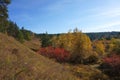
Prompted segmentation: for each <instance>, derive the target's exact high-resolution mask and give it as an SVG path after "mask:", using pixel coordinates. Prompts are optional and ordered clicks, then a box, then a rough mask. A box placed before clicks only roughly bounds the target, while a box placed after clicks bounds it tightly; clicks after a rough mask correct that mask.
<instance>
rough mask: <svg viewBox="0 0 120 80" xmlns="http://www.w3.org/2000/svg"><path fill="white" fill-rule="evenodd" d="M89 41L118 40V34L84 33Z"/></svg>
mask: <svg viewBox="0 0 120 80" xmlns="http://www.w3.org/2000/svg"><path fill="white" fill-rule="evenodd" d="M86 34H87V35H88V36H89V37H90V39H91V40H96V39H99V40H100V39H102V38H104V39H107V40H109V39H111V38H120V32H98V33H97V32H96V33H86Z"/></svg>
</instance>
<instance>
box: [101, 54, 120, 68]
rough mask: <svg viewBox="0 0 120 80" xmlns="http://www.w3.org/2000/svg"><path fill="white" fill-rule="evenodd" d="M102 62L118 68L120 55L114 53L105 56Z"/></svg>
mask: <svg viewBox="0 0 120 80" xmlns="http://www.w3.org/2000/svg"><path fill="white" fill-rule="evenodd" d="M103 63H105V64H108V65H109V66H111V67H113V68H118V67H120V56H119V55H115V54H114V55H112V56H110V57H106V58H104V59H103Z"/></svg>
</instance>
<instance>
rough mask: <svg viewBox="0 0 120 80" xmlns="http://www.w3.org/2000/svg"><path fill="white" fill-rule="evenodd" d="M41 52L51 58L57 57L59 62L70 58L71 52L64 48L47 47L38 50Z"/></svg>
mask: <svg viewBox="0 0 120 80" xmlns="http://www.w3.org/2000/svg"><path fill="white" fill-rule="evenodd" d="M38 53H39V54H41V55H43V56H47V57H49V58H55V59H56V60H57V61H59V62H65V61H67V60H68V58H69V55H70V54H69V52H68V51H66V50H65V49H63V48H53V47H45V48H41V49H40V50H39V51H38Z"/></svg>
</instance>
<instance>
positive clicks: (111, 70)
mask: <svg viewBox="0 0 120 80" xmlns="http://www.w3.org/2000/svg"><path fill="white" fill-rule="evenodd" d="M101 69H102V71H103V72H104V73H106V74H107V75H109V76H110V77H111V78H112V79H111V80H120V55H116V54H114V55H111V56H109V57H106V58H104V59H103V63H102V64H101Z"/></svg>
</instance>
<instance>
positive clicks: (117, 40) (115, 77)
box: [0, 0, 120, 80]
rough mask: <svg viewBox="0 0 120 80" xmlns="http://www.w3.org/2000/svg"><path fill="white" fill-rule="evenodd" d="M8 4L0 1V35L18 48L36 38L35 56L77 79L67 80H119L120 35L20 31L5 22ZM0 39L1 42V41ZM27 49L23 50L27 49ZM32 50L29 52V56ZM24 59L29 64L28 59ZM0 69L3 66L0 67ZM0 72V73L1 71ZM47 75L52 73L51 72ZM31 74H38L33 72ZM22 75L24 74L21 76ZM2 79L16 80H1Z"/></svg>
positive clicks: (110, 33) (14, 25) (7, 21)
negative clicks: (37, 43) (7, 37)
mask: <svg viewBox="0 0 120 80" xmlns="http://www.w3.org/2000/svg"><path fill="white" fill-rule="evenodd" d="M10 3H11V1H10V0H0V33H2V34H5V35H7V36H11V37H14V39H16V40H17V41H19V42H20V44H21V45H24V43H25V42H26V41H32V40H33V39H38V40H39V43H40V45H39V49H32V50H33V51H34V52H35V53H36V56H37V55H38V54H39V55H42V56H44V57H46V59H50V60H52V61H54V62H56V63H57V64H60V65H62V66H63V67H66V68H67V69H68V70H69V73H72V75H74V76H76V77H77V78H78V79H72V78H71V79H69V80H120V32H114V31H113V32H99V33H83V32H82V31H80V30H79V29H77V28H75V29H74V30H73V31H69V32H67V33H61V34H48V33H47V32H46V33H43V34H37V33H34V32H32V31H30V30H27V29H24V27H22V28H20V27H19V26H18V25H17V23H15V22H13V21H11V20H9V16H8V10H7V6H8V5H9V4H10ZM0 39H1V40H2V38H0ZM33 42H34V40H33ZM16 43H17V42H16ZM28 43H29V42H28ZM0 46H1V45H0ZM24 46H25V45H24ZM32 46H33V45H32ZM28 48H29V47H28ZM28 48H25V49H26V50H28ZM1 49H2V48H1ZM30 49H31V48H30ZM23 51H24V49H23ZM28 51H29V50H28ZM33 51H29V52H30V53H31V52H33ZM17 52H18V50H16V49H14V52H13V53H14V54H15V55H16V53H17ZM26 52H27V51H26ZM0 54H2V53H0ZM3 54H4V53H3ZM18 56H19V55H17V57H18ZM22 57H24V56H22ZM30 57H31V56H30ZM10 59H11V58H9V59H8V64H10V62H9V60H10ZM18 59H19V57H18ZM27 59H28V61H29V58H27ZM0 60H1V59H0ZM31 60H33V61H34V59H30V61H31ZM25 61H26V60H25ZM31 63H32V61H31ZM50 63H51V62H50ZM51 64H52V63H51ZM36 65H39V64H36ZM52 65H54V64H52ZM1 66H3V65H0V67H1ZM30 66H31V65H30ZM30 66H29V67H30ZM29 67H28V68H29ZM39 67H40V66H39ZM48 67H50V66H48ZM43 68H44V67H43ZM55 68H56V67H55ZM30 69H31V70H35V71H37V69H38V67H37V68H34V67H32V68H30ZM60 70H61V69H60ZM0 71H2V69H1V70H0ZM43 72H44V71H43ZM51 72H54V71H52V70H51ZM1 73H2V72H0V78H1ZM8 73H9V72H8ZM19 73H21V71H20V72H18V74H19ZM33 73H34V72H33ZM46 73H47V72H46ZM18 74H16V75H18ZM31 74H32V73H31ZM16 75H15V78H16ZM34 75H38V74H35V73H34ZM24 76H26V75H25V74H24ZM28 76H29V75H28ZM3 77H4V76H3ZM8 77H9V76H8ZM22 77H23V76H22ZM34 77H36V76H34ZM54 77H55V76H54ZM54 77H53V76H52V77H51V79H50V78H49V79H43V80H55V79H54ZM28 79H30V78H28V77H27V78H26V80H28ZM31 79H32V80H41V79H40V78H39V79H38V77H37V78H36V79H35V78H31ZM66 79H68V78H66ZM3 80H16V79H6V78H3ZM19 80H20V79H19ZM59 80H60V79H59ZM61 80H62V78H61ZM64 80H65V79H64Z"/></svg>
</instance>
